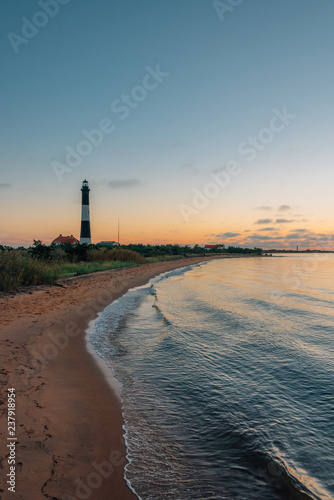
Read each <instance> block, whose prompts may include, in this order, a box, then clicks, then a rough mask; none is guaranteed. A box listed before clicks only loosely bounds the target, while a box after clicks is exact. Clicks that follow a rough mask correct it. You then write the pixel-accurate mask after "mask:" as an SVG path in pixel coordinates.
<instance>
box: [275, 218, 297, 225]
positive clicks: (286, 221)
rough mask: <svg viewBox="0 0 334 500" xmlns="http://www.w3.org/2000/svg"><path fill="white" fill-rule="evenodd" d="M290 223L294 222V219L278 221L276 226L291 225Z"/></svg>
mask: <svg viewBox="0 0 334 500" xmlns="http://www.w3.org/2000/svg"><path fill="white" fill-rule="evenodd" d="M290 222H294V220H293V219H276V220H275V224H289V223H290Z"/></svg>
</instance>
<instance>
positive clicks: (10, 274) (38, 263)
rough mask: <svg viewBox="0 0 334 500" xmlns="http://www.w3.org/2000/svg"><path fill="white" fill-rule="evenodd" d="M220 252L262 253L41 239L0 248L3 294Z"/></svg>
mask: <svg viewBox="0 0 334 500" xmlns="http://www.w3.org/2000/svg"><path fill="white" fill-rule="evenodd" d="M221 253H239V254H257V255H260V254H261V253H262V250H261V249H260V248H254V249H250V248H240V247H228V248H227V249H226V248H225V247H224V245H218V246H217V247H216V248H213V249H211V248H210V249H205V248H203V247H200V246H199V245H195V246H194V247H190V246H184V247H183V246H182V247H181V246H180V245H153V246H152V245H143V244H137V245H134V244H131V245H126V246H125V245H121V246H117V247H108V246H106V247H103V246H98V245H76V246H73V245H71V244H69V243H65V244H62V245H54V244H53V245H44V244H43V243H42V242H41V241H40V240H37V241H36V240H34V244H33V246H32V247H30V248H28V249H26V248H18V249H13V248H10V247H3V246H1V245H0V291H14V290H17V289H18V288H20V287H22V286H32V285H51V284H53V283H55V281H57V280H58V279H62V278H68V277H71V276H78V275H80V274H87V273H93V272H96V271H105V270H107V269H115V268H120V267H125V266H135V265H140V264H144V263H146V262H157V261H165V260H173V259H178V258H186V257H196V256H204V255H215V254H221Z"/></svg>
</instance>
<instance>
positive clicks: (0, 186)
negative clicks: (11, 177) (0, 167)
mask: <svg viewBox="0 0 334 500" xmlns="http://www.w3.org/2000/svg"><path fill="white" fill-rule="evenodd" d="M11 187H12V185H11V184H9V182H0V189H8V188H11Z"/></svg>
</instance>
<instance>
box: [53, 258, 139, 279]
mask: <svg viewBox="0 0 334 500" xmlns="http://www.w3.org/2000/svg"><path fill="white" fill-rule="evenodd" d="M136 265H138V264H137V263H136V262H120V261H117V260H114V261H110V262H108V261H106V262H77V263H69V262H66V263H64V264H60V265H59V266H58V267H59V275H58V279H64V278H70V277H72V276H79V275H80V274H90V273H96V272H98V271H107V270H108V269H119V268H121V267H129V266H136Z"/></svg>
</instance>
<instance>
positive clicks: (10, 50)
mask: <svg viewBox="0 0 334 500" xmlns="http://www.w3.org/2000/svg"><path fill="white" fill-rule="evenodd" d="M1 11H2V12H1V16H0V18H1V20H0V34H1V44H0V54H1V61H2V76H1V81H0V86H1V98H0V99H1V100H0V103H1V108H0V111H1V118H2V119H1V125H0V127H1V131H0V132H1V142H2V155H1V160H0V172H1V175H0V200H1V213H2V217H1V224H0V244H3V245H10V246H14V247H16V246H18V245H24V246H30V245H31V244H32V242H33V239H40V240H42V241H43V242H44V243H47V244H49V243H50V242H51V241H52V240H53V239H54V238H55V237H57V236H58V235H59V234H63V235H71V234H73V235H74V236H76V237H77V238H79V236H80V218H81V192H80V189H81V184H82V181H83V180H84V179H87V180H88V182H89V185H90V189H91V191H90V214H91V230H92V240H93V242H94V243H97V242H99V241H101V240H116V239H117V220H118V218H119V219H120V242H121V243H124V244H128V243H151V244H164V243H180V244H194V243H199V244H204V243H224V244H225V245H241V246H248V247H254V246H256V247H258V246H260V247H263V248H295V247H296V245H299V248H300V249H306V248H323V249H325V248H327V249H334V228H333V223H332V221H333V214H334V196H333V194H332V193H333V184H334V183H333V181H334V169H333V165H334V153H333V147H332V144H333V115H334V113H333V112H334V99H333V88H334V66H333V63H332V61H333V52H334V35H333V21H334V3H333V1H332V0H321V1H319V0H270V1H269V0H254V1H252V2H249V1H246V0H226V1H222V0H215V1H213V0H113V1H112V2H110V1H107V0H94V1H93V0H81V1H80V2H79V1H78V0H39V1H34V0H31V1H29V2H26V0H16V1H15V2H4V3H3V5H2V6H1Z"/></svg>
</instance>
